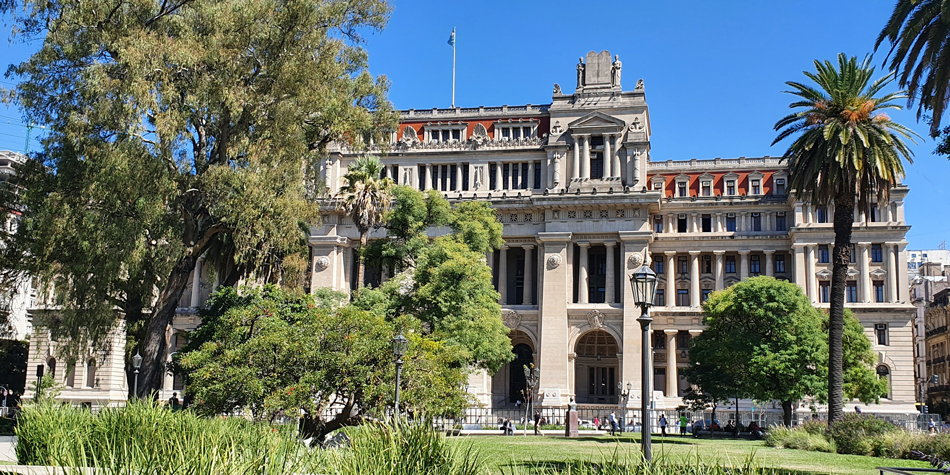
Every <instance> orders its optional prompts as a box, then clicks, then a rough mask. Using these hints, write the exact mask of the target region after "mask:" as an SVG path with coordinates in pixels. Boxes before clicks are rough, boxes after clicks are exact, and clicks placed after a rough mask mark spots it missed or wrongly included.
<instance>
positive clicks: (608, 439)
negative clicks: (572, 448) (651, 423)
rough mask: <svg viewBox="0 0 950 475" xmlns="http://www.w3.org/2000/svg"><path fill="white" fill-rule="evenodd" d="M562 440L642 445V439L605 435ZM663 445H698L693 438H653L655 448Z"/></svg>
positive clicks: (563, 438) (564, 438)
mask: <svg viewBox="0 0 950 475" xmlns="http://www.w3.org/2000/svg"><path fill="white" fill-rule="evenodd" d="M561 439H562V440H576V441H581V442H597V443H599V444H614V443H620V444H636V445H640V438H639V437H612V436H609V435H605V436H600V437H593V436H591V437H574V438H568V437H561ZM663 444H669V445H696V443H695V442H693V439H692V438H687V437H666V438H662V437H654V438H653V446H654V447H656V446H658V445H663Z"/></svg>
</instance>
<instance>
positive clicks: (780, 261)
mask: <svg viewBox="0 0 950 475" xmlns="http://www.w3.org/2000/svg"><path fill="white" fill-rule="evenodd" d="M775 273H776V274H784V273H785V256H775Z"/></svg>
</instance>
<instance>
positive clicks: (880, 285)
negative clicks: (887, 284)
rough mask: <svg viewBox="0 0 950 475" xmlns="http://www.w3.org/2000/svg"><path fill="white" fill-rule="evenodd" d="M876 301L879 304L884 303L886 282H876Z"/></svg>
mask: <svg viewBox="0 0 950 475" xmlns="http://www.w3.org/2000/svg"><path fill="white" fill-rule="evenodd" d="M874 301H875V302H877V303H882V302H884V281H881V280H875V281H874Z"/></svg>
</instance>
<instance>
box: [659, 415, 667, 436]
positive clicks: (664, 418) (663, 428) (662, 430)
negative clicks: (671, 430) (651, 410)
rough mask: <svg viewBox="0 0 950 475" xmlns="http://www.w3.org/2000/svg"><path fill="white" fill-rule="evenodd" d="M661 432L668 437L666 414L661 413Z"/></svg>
mask: <svg viewBox="0 0 950 475" xmlns="http://www.w3.org/2000/svg"><path fill="white" fill-rule="evenodd" d="M660 433H661V434H663V437H666V414H660Z"/></svg>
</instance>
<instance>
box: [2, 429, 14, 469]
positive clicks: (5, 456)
mask: <svg viewBox="0 0 950 475" xmlns="http://www.w3.org/2000/svg"><path fill="white" fill-rule="evenodd" d="M15 443H16V437H13V436H12V435H4V436H0V462H16V452H14V451H13V444H15Z"/></svg>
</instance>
